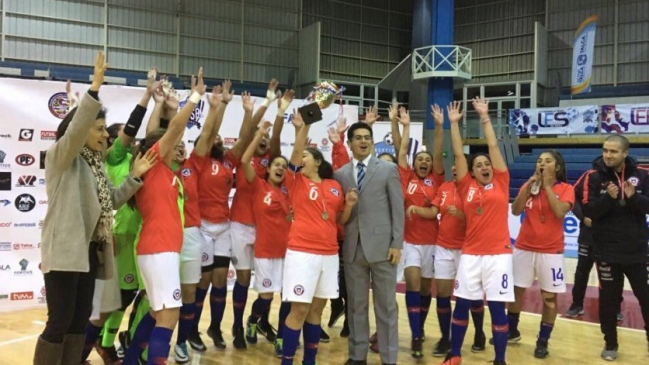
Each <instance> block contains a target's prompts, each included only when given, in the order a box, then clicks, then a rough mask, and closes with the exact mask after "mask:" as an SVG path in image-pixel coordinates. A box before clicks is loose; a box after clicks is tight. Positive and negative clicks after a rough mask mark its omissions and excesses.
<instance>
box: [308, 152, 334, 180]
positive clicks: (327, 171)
mask: <svg viewBox="0 0 649 365" xmlns="http://www.w3.org/2000/svg"><path fill="white" fill-rule="evenodd" d="M304 150H305V151H306V152H308V153H310V154H311V156H313V159H314V160H316V161H320V166H318V176H320V178H321V179H333V178H334V168H333V167H332V166H331V164H330V163H329V162H327V160H325V159H324V156H323V155H322V152H320V150H319V149H317V148H314V147H307V148H305V149H304Z"/></svg>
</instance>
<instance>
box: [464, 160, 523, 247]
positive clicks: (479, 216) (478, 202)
mask: <svg viewBox="0 0 649 365" xmlns="http://www.w3.org/2000/svg"><path fill="white" fill-rule="evenodd" d="M458 190H459V191H460V194H461V196H462V197H463V204H464V215H465V216H466V238H465V240H464V245H463V246H462V253H464V254H468V255H499V254H505V253H512V247H511V241H510V238H509V222H508V220H509V172H508V171H507V170H505V171H498V170H496V169H493V181H492V182H490V183H489V184H487V185H485V186H482V185H480V184H478V183H477V182H476V181H475V179H474V178H472V177H471V175H470V174H469V173H468V172H467V174H466V175H465V176H464V178H463V179H462V180H461V181H460V182H459V189H458Z"/></svg>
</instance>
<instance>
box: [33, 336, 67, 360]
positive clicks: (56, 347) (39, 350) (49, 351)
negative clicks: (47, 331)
mask: <svg viewBox="0 0 649 365" xmlns="http://www.w3.org/2000/svg"><path fill="white" fill-rule="evenodd" d="M62 354H63V344H62V343H51V342H47V341H45V340H43V339H42V338H40V337H38V341H37V342H36V349H35V350H34V365H60V364H61V355H62Z"/></svg>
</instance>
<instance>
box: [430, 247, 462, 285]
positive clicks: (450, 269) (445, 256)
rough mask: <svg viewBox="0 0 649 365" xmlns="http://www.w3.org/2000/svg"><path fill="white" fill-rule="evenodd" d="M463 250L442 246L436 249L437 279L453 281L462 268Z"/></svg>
mask: <svg viewBox="0 0 649 365" xmlns="http://www.w3.org/2000/svg"><path fill="white" fill-rule="evenodd" d="M461 255H462V250H460V249H450V248H446V247H442V246H437V247H436V248H435V279H440V280H453V279H455V276H456V275H457V268H458V267H459V266H460V256H461Z"/></svg>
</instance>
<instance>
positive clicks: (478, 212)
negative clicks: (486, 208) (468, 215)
mask: <svg viewBox="0 0 649 365" xmlns="http://www.w3.org/2000/svg"><path fill="white" fill-rule="evenodd" d="M475 212H476V213H477V214H478V215H482V207H478V209H476V210H475Z"/></svg>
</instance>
